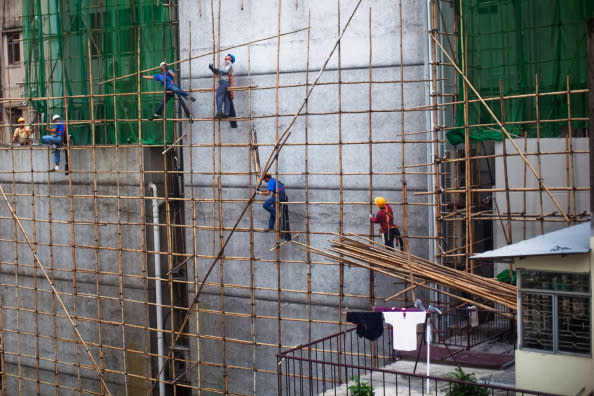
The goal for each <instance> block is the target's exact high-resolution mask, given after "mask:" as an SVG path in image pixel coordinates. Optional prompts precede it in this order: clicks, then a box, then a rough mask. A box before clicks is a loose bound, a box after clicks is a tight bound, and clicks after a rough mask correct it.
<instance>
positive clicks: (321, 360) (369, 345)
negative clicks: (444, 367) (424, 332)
mask: <svg viewBox="0 0 594 396" xmlns="http://www.w3.org/2000/svg"><path fill="white" fill-rule="evenodd" d="M355 330H356V328H352V329H349V330H346V331H342V332H340V333H337V334H333V335H331V336H328V337H325V338H322V339H319V340H316V341H313V342H311V343H309V344H305V345H300V346H298V347H296V348H292V349H289V350H287V351H284V352H282V353H279V354H278V355H277V362H278V389H279V394H280V395H285V396H290V395H299V396H301V395H337V396H338V395H344V396H346V395H347V394H348V391H347V386H349V385H352V384H353V382H352V381H353V379H354V378H355V377H360V378H361V380H362V381H365V382H367V383H369V384H370V385H371V386H373V388H374V395H375V396H380V395H442V394H444V393H445V392H446V391H447V389H448V388H449V387H453V386H455V385H456V384H467V385H468V386H476V385H477V384H476V383H470V382H464V381H457V380H453V379H447V378H440V377H434V376H427V375H422V374H412V373H408V372H401V371H395V370H391V369H389V367H386V366H388V365H389V364H390V363H393V362H394V351H393V349H392V342H391V340H392V337H391V334H392V332H391V329H390V328H389V327H388V328H387V329H386V331H384V333H383V335H382V336H380V337H379V338H378V339H377V340H375V341H369V340H367V339H365V338H360V337H358V336H357V334H356V331H355ZM453 369H454V367H452V371H453ZM479 386H480V387H481V388H483V389H485V391H483V393H481V394H486V391H488V394H489V395H510V396H511V395H551V394H547V393H542V392H536V391H530V390H524V389H516V388H513V387H506V386H498V385H494V384H482V383H481V384H479Z"/></svg>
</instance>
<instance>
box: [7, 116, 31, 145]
mask: <svg viewBox="0 0 594 396" xmlns="http://www.w3.org/2000/svg"><path fill="white" fill-rule="evenodd" d="M17 122H18V123H19V126H18V127H16V128H15V130H14V134H13V135H12V139H11V140H10V143H12V144H14V143H15V142H17V141H18V142H19V144H20V145H21V146H28V145H30V144H31V127H30V126H29V125H25V119H24V118H23V117H19V118H18V120H17Z"/></svg>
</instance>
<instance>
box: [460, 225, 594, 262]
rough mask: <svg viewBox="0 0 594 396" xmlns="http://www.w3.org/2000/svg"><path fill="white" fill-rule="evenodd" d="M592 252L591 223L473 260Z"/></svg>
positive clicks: (477, 256)
mask: <svg viewBox="0 0 594 396" xmlns="http://www.w3.org/2000/svg"><path fill="white" fill-rule="evenodd" d="M589 251H590V222H586V223H581V224H578V225H576V226H572V227H567V228H564V229H562V230H557V231H553V232H549V233H548V234H544V235H540V236H537V237H534V238H532V239H527V240H525V241H521V242H517V243H513V244H511V245H507V246H503V247H501V248H499V249H495V250H489V251H487V252H483V253H479V254H475V255H474V256H472V257H470V258H471V259H491V258H505V257H526V256H549V255H559V254H576V253H587V252H589Z"/></svg>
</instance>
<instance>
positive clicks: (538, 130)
mask: <svg viewBox="0 0 594 396" xmlns="http://www.w3.org/2000/svg"><path fill="white" fill-rule="evenodd" d="M534 79H535V88H536V96H535V97H534V106H535V114H536V161H537V167H538V168H537V169H538V174H539V175H542V156H541V151H542V150H541V148H540V145H541V140H540V139H541V123H540V81H539V78H538V74H536V75H535V76H534ZM543 183H544V181H543V180H539V184H538V187H539V191H538V205H539V208H540V220H539V223H540V233H541V234H544V230H545V228H544V226H545V224H544V214H545V207H544V200H543V195H542V194H543Z"/></svg>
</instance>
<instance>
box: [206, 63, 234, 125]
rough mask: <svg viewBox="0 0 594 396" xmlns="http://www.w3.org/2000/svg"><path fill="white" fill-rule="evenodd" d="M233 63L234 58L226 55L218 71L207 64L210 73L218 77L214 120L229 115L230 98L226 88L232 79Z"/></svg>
mask: <svg viewBox="0 0 594 396" xmlns="http://www.w3.org/2000/svg"><path fill="white" fill-rule="evenodd" d="M233 63H235V56H233V55H232V54H227V56H226V57H225V65H224V66H223V67H221V68H220V69H217V68H216V67H214V66H213V65H212V63H209V64H208V68H209V69H210V70H211V71H212V73H213V74H214V75H215V76H218V77H219V86H218V87H217V95H216V102H217V114H215V118H227V117H229V115H230V114H231V105H232V103H231V96H230V93H228V92H227V88H229V85H230V79H231V78H233Z"/></svg>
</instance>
